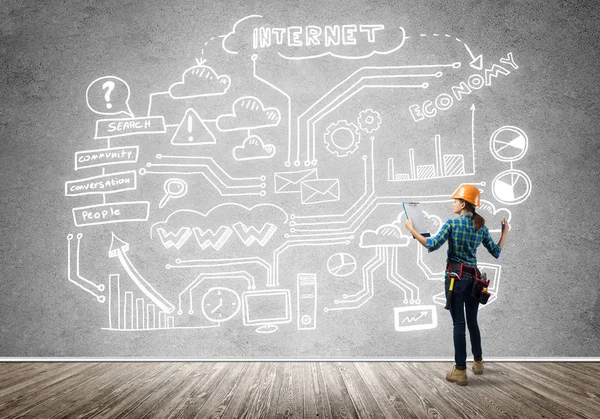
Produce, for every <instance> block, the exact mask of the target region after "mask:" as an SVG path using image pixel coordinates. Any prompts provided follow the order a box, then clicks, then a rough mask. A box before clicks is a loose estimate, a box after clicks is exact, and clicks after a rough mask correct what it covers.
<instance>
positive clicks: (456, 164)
mask: <svg viewBox="0 0 600 419" xmlns="http://www.w3.org/2000/svg"><path fill="white" fill-rule="evenodd" d="M434 145H435V162H434V163H433V164H422V165H417V164H416V163H415V149H414V148H409V149H408V162H409V169H410V172H409V173H396V168H395V163H394V159H393V158H392V157H390V158H388V176H387V180H388V182H406V181H411V180H426V179H440V178H446V177H454V176H465V175H473V174H475V173H474V171H472V172H467V170H466V167H465V156H464V155H463V154H442V139H441V136H440V135H435V137H434Z"/></svg>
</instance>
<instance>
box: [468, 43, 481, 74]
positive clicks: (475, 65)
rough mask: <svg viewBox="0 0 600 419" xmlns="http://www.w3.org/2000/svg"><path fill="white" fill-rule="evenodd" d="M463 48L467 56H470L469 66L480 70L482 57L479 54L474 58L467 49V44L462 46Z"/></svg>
mask: <svg viewBox="0 0 600 419" xmlns="http://www.w3.org/2000/svg"><path fill="white" fill-rule="evenodd" d="M464 46H465V48H466V49H467V52H468V53H469V55H470V56H471V62H470V63H469V65H470V66H471V67H473V68H474V69H475V70H481V69H482V68H483V55H481V54H479V55H478V56H477V57H475V56H474V55H473V53H472V52H471V50H470V49H469V47H468V46H467V44H464Z"/></svg>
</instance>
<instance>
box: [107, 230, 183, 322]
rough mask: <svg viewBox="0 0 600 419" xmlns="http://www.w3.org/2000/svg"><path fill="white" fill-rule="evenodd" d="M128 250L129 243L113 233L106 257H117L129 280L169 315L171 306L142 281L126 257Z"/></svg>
mask: <svg viewBox="0 0 600 419" xmlns="http://www.w3.org/2000/svg"><path fill="white" fill-rule="evenodd" d="M128 250H129V243H126V242H124V241H123V240H121V239H120V238H118V237H117V236H115V233H112V240H111V243H110V249H109V251H108V256H109V257H111V258H113V257H115V256H116V257H118V258H119V261H120V262H121V265H123V268H125V271H127V274H128V275H129V277H130V278H131V280H132V281H133V282H134V283H135V284H136V285H137V286H138V288H139V289H140V290H141V291H142V292H143V293H144V294H145V295H146V296H147V297H148V298H150V299H151V300H152V301H154V303H155V304H156V305H157V306H158V307H160V309H161V310H163V311H164V312H166V313H167V314H168V313H171V312H172V311H173V310H175V307H174V306H173V304H171V303H169V302H168V301H167V300H166V299H165V298H164V297H163V296H162V295H160V294H159V293H158V292H157V291H156V290H155V289H154V288H153V287H152V285H150V284H149V283H148V281H146V280H145V279H144V277H143V276H142V275H141V274H140V273H139V272H138V271H137V269H136V268H135V266H133V263H131V260H129V257H128V256H127V251H128Z"/></svg>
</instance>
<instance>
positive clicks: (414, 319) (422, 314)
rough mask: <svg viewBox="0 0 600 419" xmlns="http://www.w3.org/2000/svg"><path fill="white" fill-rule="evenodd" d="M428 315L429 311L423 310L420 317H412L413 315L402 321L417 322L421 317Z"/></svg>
mask: <svg viewBox="0 0 600 419" xmlns="http://www.w3.org/2000/svg"><path fill="white" fill-rule="evenodd" d="M426 316H427V312H426V311H422V312H421V315H420V316H419V317H412V318H411V317H406V318H405V319H404V320H402V323H404V322H406V321H407V322H409V323H412V322H416V321H418V320H419V319H420V318H421V317H426Z"/></svg>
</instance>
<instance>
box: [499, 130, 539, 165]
mask: <svg viewBox="0 0 600 419" xmlns="http://www.w3.org/2000/svg"><path fill="white" fill-rule="evenodd" d="M528 143H529V140H528V139H527V134H525V132H524V131H523V130H522V129H520V128H517V127H512V126H504V127H501V128H498V129H497V130H496V131H494V133H493V134H492V136H491V137H490V151H491V152H492V154H493V155H494V157H496V158H497V159H498V160H500V161H508V162H513V161H517V160H519V159H520V158H521V157H523V156H524V155H525V153H526V152H527V146H528Z"/></svg>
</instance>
